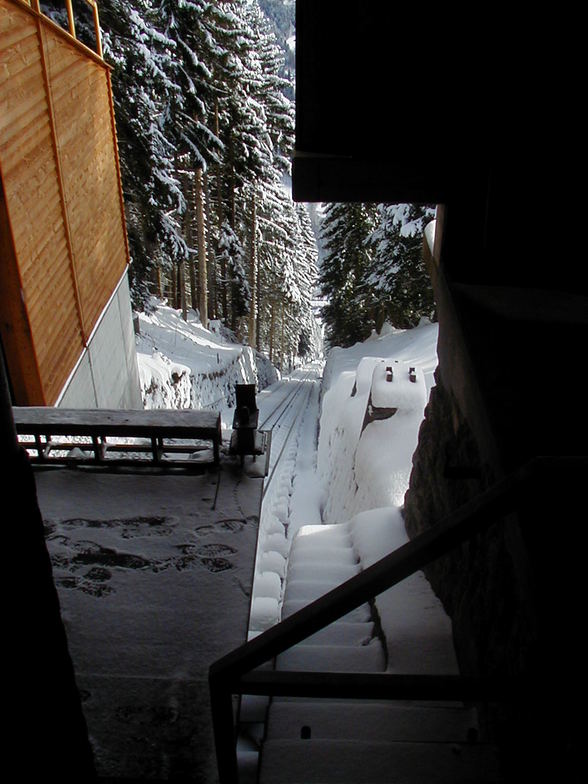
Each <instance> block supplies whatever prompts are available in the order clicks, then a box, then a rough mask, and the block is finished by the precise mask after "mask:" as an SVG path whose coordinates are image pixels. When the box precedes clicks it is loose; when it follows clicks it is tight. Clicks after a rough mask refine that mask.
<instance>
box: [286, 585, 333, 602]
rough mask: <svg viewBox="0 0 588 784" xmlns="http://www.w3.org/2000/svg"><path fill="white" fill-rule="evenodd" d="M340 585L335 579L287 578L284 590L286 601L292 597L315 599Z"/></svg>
mask: <svg viewBox="0 0 588 784" xmlns="http://www.w3.org/2000/svg"><path fill="white" fill-rule="evenodd" d="M338 585H340V583H339V582H337V581H335V580H330V581H325V580H312V581H311V580H286V588H285V590H284V601H288V600H290V599H294V600H296V599H307V600H308V601H314V599H318V598H319V596H324V595H325V594H326V593H329V591H332V590H333V588H336V587H337V586H338Z"/></svg>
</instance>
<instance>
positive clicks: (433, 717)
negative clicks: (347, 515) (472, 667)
mask: <svg viewBox="0 0 588 784" xmlns="http://www.w3.org/2000/svg"><path fill="white" fill-rule="evenodd" d="M361 554H362V547H361V546H359V547H358V541H357V539H356V540H355V541H354V525H353V523H352V522H350V523H345V524H340V525H313V526H303V527H301V528H300V529H299V530H298V532H297V534H296V536H295V537H294V539H293V542H292V546H291V549H290V556H289V559H288V570H287V574H286V580H285V586H284V594H283V606H282V617H286V616H288V615H290V614H291V613H293V612H295V611H296V610H297V609H299V608H300V607H302V606H304V605H306V604H308V603H309V602H310V601H312V600H313V599H315V598H317V597H318V596H321V595H322V594H324V593H326V592H327V591H329V590H331V589H332V588H334V587H335V586H337V585H339V584H340V583H341V582H343V581H344V580H346V579H348V578H350V577H352V576H353V575H354V574H357V573H358V572H359V571H360V570H361V569H362V566H367V565H368V564H367V563H362V559H361ZM411 579H412V578H411ZM423 579H424V578H423ZM419 591H422V586H421V585H420V583H419V582H418V578H417V581H416V583H415V584H413V586H412V593H417V594H418V592H419ZM406 599H407V597H406V596H404V598H400V600H399V601H400V603H401V604H402V606H403V610H404V609H405V608H406V607H407V604H408V608H409V612H410V611H413V610H414V609H415V608H414V606H411V605H410V602H407V601H406ZM421 599H422V597H420V598H419V601H420V600H421ZM391 606H392V604H391V603H390V601H389V600H388V603H386V604H383V605H382V607H383V609H384V613H389V611H390V607H391ZM394 611H395V610H393V612H394ZM377 615H378V613H377V612H376V617H374V615H373V612H372V607H371V606H370V605H367V604H366V605H363V606H362V607H359V608H357V609H356V610H354V611H353V612H351V613H349V614H348V615H347V616H345V617H344V618H342V619H340V620H339V621H337V622H335V623H333V624H331V625H330V626H328V627H326V628H325V629H324V630H322V631H320V632H318V633H316V634H314V635H313V636H312V637H310V638H309V639H308V640H306V641H304V642H303V643H300V644H298V645H296V646H294V647H293V648H292V649H291V650H289V651H286V652H284V653H282V654H281V655H280V656H278V657H277V659H276V669H281V670H299V671H300V670H306V671H313V670H314V671H331V672H336V671H345V672H377V671H384V670H388V671H393V672H394V671H396V672H398V671H404V670H405V666H406V664H407V662H408V661H409V658H410V655H411V654H410V652H407V651H404V650H398V657H397V656H396V648H398V647H402V648H404V647H405V646H404V645H400V646H398V645H397V646H396V647H395V646H390V645H386V644H385V643H386V641H385V640H384V639H383V638H382V636H381V633H382V630H381V625H380V619H379V618H378V617H377ZM397 620H398V621H399V622H400V623H401V618H400V616H397ZM389 621H390V618H385V619H384V628H386V633H387V634H390V631H389ZM436 633H438V629H435V630H433V634H436ZM403 635H404V636H405V637H406V632H403ZM400 636H402V635H400ZM432 646H433V648H435V647H438V643H437V642H433V643H432ZM425 647H426V644H425ZM390 649H392V651H394V652H395V654H394V659H395V661H394V662H390V661H388V658H389V651H390ZM412 656H413V659H418V658H419V656H418V653H417V655H415V652H414V651H413V652H412ZM433 658H436V657H434V656H427V655H426V656H425V667H426V668H427V669H428V668H429V663H430V661H432V659H433ZM396 659H397V661H396ZM396 665H398V666H396ZM412 671H413V672H415V671H417V669H416V668H414V669H412ZM500 781H501V777H500V773H499V766H498V758H497V754H496V750H495V748H494V746H492V745H491V744H489V743H487V742H485V739H483V738H482V737H481V733H480V730H479V727H478V721H477V716H476V712H475V711H474V710H473V709H470V708H466V707H465V706H463V705H461V704H459V703H448V702H445V703H425V702H396V703H390V702H377V701H353V702H351V701H347V700H336V701H333V700H329V701H327V700H320V699H317V700H307V699H302V698H301V699H294V698H276V699H274V700H273V701H272V702H271V704H270V707H269V711H268V714H267V724H266V732H265V738H264V742H263V745H262V749H261V763H260V772H259V782H260V784H315V783H316V784H319V782H320V784H329V783H330V782H337V784H348V783H349V784H380V782H386V784H400V783H402V784H421V782H427V784H428V783H429V782H431V783H432V784H437V783H438V782H443V783H444V784H460V782H472V784H473V782H478V783H479V784H490V783H491V782H492V783H494V782H500Z"/></svg>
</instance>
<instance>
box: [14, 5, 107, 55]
mask: <svg viewBox="0 0 588 784" xmlns="http://www.w3.org/2000/svg"><path fill="white" fill-rule="evenodd" d="M23 2H25V3H26V4H27V5H28V6H30V7H31V8H32V9H33V10H34V11H37V13H39V14H42V13H43V11H42V10H41V5H40V2H39V0H23ZM64 2H65V10H66V11H67V26H68V31H69V34H70V35H71V36H72V38H75V39H76V41H77V40H78V38H77V36H76V23H75V17H74V10H73V5H72V1H71V0H64ZM84 2H85V3H87V4H88V5H89V6H90V8H91V9H92V16H93V18H94V33H95V35H96V54H97V55H98V57H102V34H101V33H100V19H99V16H98V3H97V2H96V0H84ZM44 15H45V16H46V14H44Z"/></svg>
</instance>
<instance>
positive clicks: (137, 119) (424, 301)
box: [41, 0, 434, 359]
mask: <svg viewBox="0 0 588 784" xmlns="http://www.w3.org/2000/svg"><path fill="white" fill-rule="evenodd" d="M41 6H42V9H43V10H44V11H45V12H46V13H48V14H49V15H50V16H52V18H54V20H56V21H58V22H59V23H60V24H62V25H63V26H64V27H67V20H66V18H65V12H64V4H63V2H62V0H48V1H47V2H42V3H41ZM78 6H79V7H78ZM294 9H295V4H294V2H293V1H292V0H228V1H225V2H210V1H209V0H100V2H99V13H100V26H101V30H102V44H103V51H104V57H105V59H106V61H107V62H108V63H109V64H110V65H111V66H112V90H113V98H114V104H115V116H116V125H117V134H118V145H119V155H120V166H121V176H122V183H123V194H124V200H125V210H126V222H127V233H128V238H129V247H130V254H131V262H132V263H131V267H130V277H131V291H132V298H133V306H134V307H135V308H136V309H137V310H141V309H143V308H145V307H147V306H148V303H149V300H150V297H151V296H153V295H155V296H157V297H166V298H167V299H168V301H169V302H170V304H171V305H172V306H173V307H175V308H177V309H181V310H182V311H183V312H184V314H186V313H187V310H188V308H193V309H195V310H197V311H198V313H199V316H200V320H201V322H202V324H203V325H204V326H208V324H209V322H210V321H211V320H213V319H214V320H221V321H222V322H223V323H224V324H225V325H226V326H227V327H229V328H230V329H231V330H232V331H233V332H234V333H235V335H236V336H237V338H238V339H239V340H244V341H245V340H246V341H247V342H248V343H249V344H250V345H252V346H255V347H256V348H257V349H258V350H263V351H265V352H266V353H268V355H269V358H270V359H274V355H277V352H278V349H277V344H278V343H279V345H280V348H279V354H280V356H284V355H290V356H292V355H299V356H302V357H304V356H309V355H311V354H312V353H313V352H314V350H315V347H316V346H318V344H319V342H320V341H319V338H318V334H319V327H318V324H317V320H316V315H317V306H316V300H317V298H319V299H320V301H321V303H322V307H321V308H320V310H319V314H320V316H321V318H322V321H323V322H324V324H325V330H326V337H327V340H328V343H329V344H330V345H343V346H345V345H350V344H351V343H354V342H355V341H357V340H362V339H364V338H365V337H367V336H368V335H369V334H370V332H371V330H372V329H374V328H376V329H379V328H380V327H381V326H382V324H383V323H384V321H386V320H389V321H390V322H391V323H392V324H393V325H394V326H397V327H408V326H414V325H415V324H416V323H418V321H419V319H420V318H421V317H422V316H427V317H431V316H432V315H433V314H434V305H433V302H432V295H431V292H430V284H429V281H428V278H427V274H426V271H425V270H424V267H423V263H422V252H421V251H422V231H423V227H424V225H425V224H426V222H427V221H428V220H430V219H431V218H432V217H433V216H434V212H433V211H432V210H431V209H429V208H426V207H420V206H415V205H376V204H331V205H323V206H322V208H321V209H320V211H319V214H320V215H321V216H322V220H321V227H320V229H317V227H316V225H315V224H313V222H312V221H311V217H310V213H309V209H308V207H307V205H304V204H297V203H295V202H293V200H292V198H291V193H290V191H291V189H290V179H289V178H290V162H291V157H292V152H293V145H294V56H293V51H292V47H291V45H290V44H289V41H290V42H291V41H292V40H293V36H294V32H295V30H294ZM75 10H76V35H77V37H78V38H79V39H80V40H81V41H83V42H85V43H87V44H88V45H89V46H90V47H92V48H94V44H95V42H94V27H93V22H92V19H91V15H90V12H89V10H88V9H87V7H86V4H85V3H83V2H81V1H80V2H78V3H77V4H76V8H75ZM315 214H316V213H315ZM317 234H319V235H320V236H319V241H320V244H321V246H322V248H323V253H324V255H323V258H322V259H321V260H320V264H319V257H318V249H317ZM319 267H320V268H319Z"/></svg>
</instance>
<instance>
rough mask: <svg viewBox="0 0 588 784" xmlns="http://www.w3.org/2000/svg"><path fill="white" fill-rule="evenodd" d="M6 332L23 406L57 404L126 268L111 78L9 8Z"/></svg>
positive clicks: (98, 62)
mask: <svg viewBox="0 0 588 784" xmlns="http://www.w3.org/2000/svg"><path fill="white" fill-rule="evenodd" d="M0 175H1V182H2V189H1V190H2V193H1V199H0V224H1V229H2V240H1V245H0V252H1V259H0V264H1V267H0V283H1V287H0V334H1V336H2V343H3V347H4V351H5V354H6V359H7V364H8V369H9V373H10V378H11V383H12V386H13V391H14V396H15V399H16V402H17V403H18V404H21V405H52V404H54V403H55V401H56V400H57V398H58V396H59V393H60V392H61V390H62V388H63V385H64V384H65V382H66V380H67V379H68V377H69V375H70V374H71V372H72V370H73V369H74V367H75V365H76V363H77V361H78V359H79V357H80V355H81V353H82V352H83V350H84V347H85V346H86V345H87V343H88V340H89V337H90V335H91V333H92V330H93V328H94V327H95V325H96V323H97V321H98V319H99V318H100V315H101V314H102V312H103V310H104V307H105V306H106V304H107V303H108V301H109V299H110V297H111V295H112V293H113V291H114V290H115V287H116V285H117V284H118V282H119V281H120V278H121V276H122V275H123V274H124V270H125V268H126V265H127V263H128V247H127V238H126V228H125V222H124V208H123V201H122V191H121V186H120V173H119V167H118V153H117V142H116V129H115V124H114V114H113V105H112V94H111V84H110V69H109V67H108V66H107V65H106V64H105V63H104V61H103V60H102V59H101V58H100V57H99V56H98V55H96V54H94V53H93V52H92V51H91V50H89V49H87V48H86V47H85V46H83V45H82V44H80V43H79V42H77V41H76V40H75V39H74V38H73V37H72V36H71V35H69V34H68V33H66V32H65V31H63V30H61V28H59V27H58V26H57V25H54V24H53V23H51V22H50V21H49V20H48V19H47V18H46V17H44V16H43V15H42V14H40V13H38V12H37V11H35V10H33V9H31V8H30V7H29V6H28V5H26V4H25V3H24V2H21V0H0Z"/></svg>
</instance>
